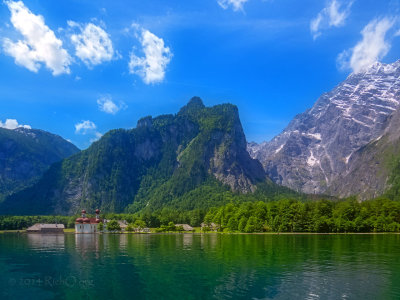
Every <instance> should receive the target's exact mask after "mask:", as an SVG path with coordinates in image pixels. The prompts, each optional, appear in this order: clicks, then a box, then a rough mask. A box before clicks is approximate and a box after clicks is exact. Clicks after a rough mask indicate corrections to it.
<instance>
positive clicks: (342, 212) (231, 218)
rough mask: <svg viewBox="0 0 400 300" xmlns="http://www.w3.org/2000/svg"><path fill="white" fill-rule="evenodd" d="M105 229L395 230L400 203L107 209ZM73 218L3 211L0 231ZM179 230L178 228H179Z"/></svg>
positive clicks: (285, 202) (292, 202) (283, 202)
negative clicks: (121, 222) (214, 226)
mask: <svg viewBox="0 0 400 300" xmlns="http://www.w3.org/2000/svg"><path fill="white" fill-rule="evenodd" d="M105 217H106V218H107V219H111V221H110V222H109V223H107V225H106V226H107V230H108V231H120V230H121V228H120V226H119V224H118V222H117V220H126V221H127V222H129V225H128V229H127V231H133V230H134V228H138V227H140V228H145V227H153V228H157V230H156V232H176V231H178V232H179V231H180V228H177V227H175V224H177V223H182V224H183V223H188V224H190V225H192V226H199V225H200V223H202V222H205V223H207V224H210V223H215V224H220V225H221V226H220V231H223V232H246V233H252V232H320V233H340V232H344V233H345V232H399V231H400V202H399V201H392V200H390V199H387V198H384V197H382V198H378V199H374V200H369V201H364V202H361V203H360V202H357V201H356V200H355V199H354V198H349V199H346V200H342V201H330V200H317V201H308V202H301V201H299V200H295V199H291V200H290V199H281V200H277V201H271V202H268V203H266V202H262V201H246V202H238V201H236V202H230V203H228V204H226V205H223V206H220V207H215V208H210V209H209V210H208V211H201V210H194V211H181V212H179V211H176V210H174V209H170V208H164V209H162V210H160V211H157V212H152V213H150V212H146V213H137V214H106V215H105ZM75 218H76V216H74V217H65V216H64V217H63V216H57V217H54V216H13V217H10V216H2V217H0V230H18V229H25V228H27V227H29V226H31V225H33V224H35V223H54V222H55V220H57V222H58V223H63V224H64V225H65V226H66V227H67V228H73V225H74V220H75ZM181 231H182V229H181Z"/></svg>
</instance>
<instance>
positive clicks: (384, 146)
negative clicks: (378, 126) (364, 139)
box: [329, 110, 400, 200]
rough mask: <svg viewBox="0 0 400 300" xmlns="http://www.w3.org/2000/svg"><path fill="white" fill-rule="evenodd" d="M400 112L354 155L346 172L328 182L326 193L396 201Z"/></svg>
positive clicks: (398, 169)
mask: <svg viewBox="0 0 400 300" xmlns="http://www.w3.org/2000/svg"><path fill="white" fill-rule="evenodd" d="M399 129H400V110H397V111H396V112H394V113H393V114H392V115H391V116H390V118H388V120H387V127H386V128H385V130H384V132H383V134H382V135H381V136H380V137H378V138H377V139H375V140H373V141H371V142H370V143H368V144H367V145H365V146H364V147H361V148H360V149H359V150H357V151H356V152H354V154H353V155H352V156H351V158H350V159H349V163H348V165H349V167H348V170H347V172H346V173H345V174H344V175H343V176H341V177H338V178H337V179H336V180H335V181H334V182H332V184H331V186H330V187H329V193H332V194H336V195H339V196H341V197H348V196H351V195H359V198H360V199H362V200H365V199H371V198H374V197H377V196H380V195H382V194H386V195H388V196H390V198H392V199H394V198H397V199H398V198H399V196H400V193H399V191H397V189H399V188H400V180H399V179H400V177H399V175H400V168H399V167H400V130H399Z"/></svg>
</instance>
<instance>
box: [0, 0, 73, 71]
mask: <svg viewBox="0 0 400 300" xmlns="http://www.w3.org/2000/svg"><path fill="white" fill-rule="evenodd" d="M5 3H6V5H7V6H8V8H9V10H10V12H11V23H12V25H13V26H14V28H15V29H16V30H18V31H19V32H20V33H21V34H22V36H23V39H22V40H19V41H17V42H13V41H11V40H10V39H8V38H5V39H3V48H4V51H5V53H6V54H8V55H10V56H12V57H14V59H15V63H16V64H18V65H20V66H23V67H25V68H27V69H28V70H30V71H32V72H38V71H39V69H40V67H41V63H43V64H45V65H46V67H47V68H48V69H50V70H51V71H52V73H53V75H60V74H62V73H67V74H69V73H70V69H69V65H70V64H71V57H70V56H69V54H68V52H67V51H66V50H65V49H63V47H62V41H61V40H59V39H58V38H57V37H56V36H55V34H54V32H53V31H52V30H51V29H50V28H49V27H48V26H47V25H46V24H45V22H44V18H43V17H42V16H41V15H35V14H33V13H32V12H31V11H30V10H29V9H28V8H27V7H26V6H25V5H24V3H23V2H22V1H6V2H5Z"/></svg>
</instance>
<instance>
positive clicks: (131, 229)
mask: <svg viewBox="0 0 400 300" xmlns="http://www.w3.org/2000/svg"><path fill="white" fill-rule="evenodd" d="M125 231H128V232H132V231H135V225H133V224H132V223H129V224H128V226H126V228H125Z"/></svg>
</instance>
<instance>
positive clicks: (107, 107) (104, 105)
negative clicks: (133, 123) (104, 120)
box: [97, 95, 126, 115]
mask: <svg viewBox="0 0 400 300" xmlns="http://www.w3.org/2000/svg"><path fill="white" fill-rule="evenodd" d="M97 105H98V106H99V109H100V110H101V111H104V112H105V113H108V114H113V115H115V114H116V113H117V112H118V111H120V110H121V109H125V108H126V104H125V103H124V102H120V103H119V104H118V105H117V104H115V102H114V101H113V100H112V98H111V96H110V95H106V96H102V97H100V98H99V99H97Z"/></svg>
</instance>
